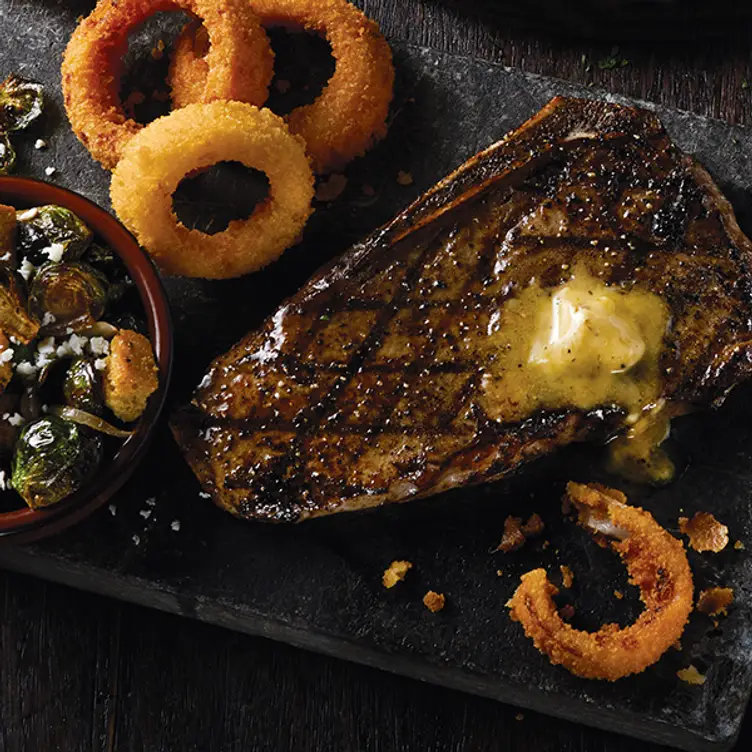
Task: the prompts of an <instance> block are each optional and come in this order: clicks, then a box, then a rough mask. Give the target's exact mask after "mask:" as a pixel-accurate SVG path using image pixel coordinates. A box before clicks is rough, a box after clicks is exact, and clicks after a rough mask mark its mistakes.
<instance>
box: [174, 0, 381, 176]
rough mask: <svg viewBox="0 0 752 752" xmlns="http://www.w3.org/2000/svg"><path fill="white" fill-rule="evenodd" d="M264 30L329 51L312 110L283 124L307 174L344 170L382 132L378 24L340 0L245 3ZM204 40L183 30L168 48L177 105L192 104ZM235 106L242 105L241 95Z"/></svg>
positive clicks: (204, 61) (204, 63)
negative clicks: (291, 34) (331, 64)
mask: <svg viewBox="0 0 752 752" xmlns="http://www.w3.org/2000/svg"><path fill="white" fill-rule="evenodd" d="M246 2H250V4H251V7H252V8H253V10H254V11H255V12H256V14H257V15H258V17H259V18H260V19H261V23H262V24H263V25H264V26H284V27H287V28H292V29H303V30H305V31H309V32H315V33H318V34H321V35H322V36H324V37H325V38H326V40H327V41H328V42H329V44H330V45H331V48H332V55H333V57H334V59H335V61H336V68H335V70H334V75H333V76H332V77H331V79H330V80H329V83H328V84H327V85H326V86H325V87H324V90H323V91H322V93H321V95H320V96H319V97H318V98H317V99H316V101H314V102H313V103H312V104H309V105H305V106H303V107H298V108H297V109H295V110H293V111H292V112H291V113H290V114H289V115H288V116H287V117H286V118H285V119H286V120H287V124H288V125H289V127H290V131H292V133H296V134H298V135H299V136H302V137H303V138H304V139H305V142H306V144H307V145H308V154H309V155H310V156H311V159H312V161H313V167H314V170H315V171H316V172H317V173H319V174H321V173H326V172H331V171H333V170H338V169H341V168H342V167H344V165H345V164H347V163H348V162H349V161H350V160H351V159H353V158H354V157H357V156H360V155H361V154H364V153H365V152H366V151H367V150H368V149H369V148H370V147H371V146H372V145H373V144H374V143H375V142H376V141H377V140H379V139H381V138H383V137H384V135H385V134H386V117H387V114H388V111H389V103H390V102H391V100H392V88H393V85H394V66H393V65H392V52H391V50H390V48H389V45H388V44H387V42H386V40H385V39H384V37H383V36H382V34H381V32H380V31H379V27H378V24H377V23H376V22H375V21H372V20H371V19H369V18H368V17H367V16H366V15H365V14H364V13H363V12H362V11H360V10H359V9H358V8H356V7H355V6H354V5H352V4H350V3H348V2H346V0H246ZM205 50H206V34H205V33H203V32H202V31H201V25H200V24H199V23H192V24H189V25H188V26H187V27H186V29H185V30H184V31H183V34H182V35H181V37H180V38H179V40H178V42H177V43H176V46H175V52H174V55H173V60H172V65H171V69H170V85H171V86H172V100H173V102H174V104H175V105H176V106H177V107H181V106H184V105H186V104H188V103H190V102H195V101H196V97H197V95H198V92H199V86H197V83H196V82H199V81H201V80H202V79H203V77H204V76H206V71H207V69H208V62H209V61H208V57H202V54H203V53H204V51H205ZM243 101H250V100H249V98H248V96H244V97H243Z"/></svg>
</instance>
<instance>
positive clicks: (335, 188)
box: [316, 172, 347, 201]
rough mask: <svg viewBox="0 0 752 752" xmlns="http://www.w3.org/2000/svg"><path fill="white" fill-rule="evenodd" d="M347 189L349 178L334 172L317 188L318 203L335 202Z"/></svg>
mask: <svg viewBox="0 0 752 752" xmlns="http://www.w3.org/2000/svg"><path fill="white" fill-rule="evenodd" d="M346 187H347V178H346V177H345V176H344V175H340V174H339V173H337V172H333V173H332V174H331V175H329V177H328V178H326V179H325V180H322V181H321V182H320V183H319V184H318V186H316V201H334V200H335V199H337V198H339V197H340V196H341V195H342V191H344V190H345V188H346Z"/></svg>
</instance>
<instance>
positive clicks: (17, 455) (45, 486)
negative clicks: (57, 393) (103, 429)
mask: <svg viewBox="0 0 752 752" xmlns="http://www.w3.org/2000/svg"><path fill="white" fill-rule="evenodd" d="M101 460H102V439H101V438H100V437H99V435H98V434H96V433H94V432H92V431H89V430H88V429H86V428H83V427H81V426H78V425H76V424H75V423H70V422H69V421H66V420H62V419H60V418H56V417H54V416H46V417H44V418H40V419H39V420H36V421H34V422H33V423H29V424H27V425H26V426H24V428H23V430H22V431H21V434H20V436H19V437H18V441H17V442H16V449H15V452H14V453H13V462H12V482H13V488H15V489H16V491H18V493H19V494H20V495H21V498H23V500H24V501H25V502H26V503H27V504H28V505H29V506H30V507H31V508H32V509H38V508H40V507H46V506H49V505H50V504H55V503H57V502H58V501H60V500H61V499H64V498H65V497H66V496H69V495H70V494H72V493H73V492H74V491H76V490H78V489H79V488H81V486H83V485H84V483H86V481H87V480H88V479H89V478H91V476H92V474H93V473H94V472H95V471H96V469H97V467H98V466H99V463H100V462H101Z"/></svg>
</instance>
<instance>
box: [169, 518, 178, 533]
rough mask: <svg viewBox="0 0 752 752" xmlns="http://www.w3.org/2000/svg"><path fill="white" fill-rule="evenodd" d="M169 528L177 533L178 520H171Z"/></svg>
mask: <svg viewBox="0 0 752 752" xmlns="http://www.w3.org/2000/svg"><path fill="white" fill-rule="evenodd" d="M170 527H171V528H172V529H173V530H174V531H175V532H176V533H177V532H178V531H179V530H180V520H173V521H172V522H171V523H170Z"/></svg>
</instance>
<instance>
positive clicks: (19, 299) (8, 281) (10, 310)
mask: <svg viewBox="0 0 752 752" xmlns="http://www.w3.org/2000/svg"><path fill="white" fill-rule="evenodd" d="M0 331H2V332H4V333H5V335H6V336H7V337H15V338H16V339H18V340H20V341H21V342H24V343H26V342H30V341H31V340H32V339H34V337H36V336H37V332H38V331H39V322H38V321H36V320H35V319H34V318H33V316H30V315H29V313H28V312H27V310H26V298H25V295H24V293H23V284H22V281H21V280H19V278H18V275H17V274H16V273H15V272H14V271H12V270H11V269H10V268H9V267H7V266H3V265H2V264H0Z"/></svg>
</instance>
